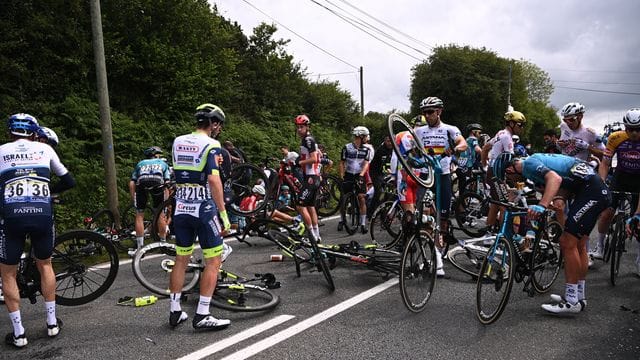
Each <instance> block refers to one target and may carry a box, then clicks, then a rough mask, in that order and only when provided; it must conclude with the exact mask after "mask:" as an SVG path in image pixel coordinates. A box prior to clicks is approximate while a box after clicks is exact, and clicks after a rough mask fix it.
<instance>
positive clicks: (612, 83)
mask: <svg viewBox="0 0 640 360" xmlns="http://www.w3.org/2000/svg"><path fill="white" fill-rule="evenodd" d="M554 82H568V83H580V84H598V85H634V86H635V85H640V83H626V82H606V81H578V80H554Z"/></svg>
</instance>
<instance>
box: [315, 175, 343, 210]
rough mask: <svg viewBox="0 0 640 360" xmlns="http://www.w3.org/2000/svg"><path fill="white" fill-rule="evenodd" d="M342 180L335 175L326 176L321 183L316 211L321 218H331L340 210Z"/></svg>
mask: <svg viewBox="0 0 640 360" xmlns="http://www.w3.org/2000/svg"><path fill="white" fill-rule="evenodd" d="M340 188H341V184H340V179H339V178H338V177H336V176H334V175H326V178H324V179H323V180H322V182H321V183H320V188H318V192H317V195H316V211H317V212H318V215H319V216H322V217H327V216H331V215H333V214H335V213H337V212H338V210H340Z"/></svg>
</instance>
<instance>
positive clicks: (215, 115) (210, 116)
mask: <svg viewBox="0 0 640 360" xmlns="http://www.w3.org/2000/svg"><path fill="white" fill-rule="evenodd" d="M195 116H196V120H198V122H204V121H208V122H209V123H214V122H219V123H224V120H225V115H224V111H222V109H220V107H218V106H217V105H213V104H209V103H207V104H202V105H200V106H198V107H197V108H196V114H195Z"/></svg>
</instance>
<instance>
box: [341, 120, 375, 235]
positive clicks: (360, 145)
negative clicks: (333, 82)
mask: <svg viewBox="0 0 640 360" xmlns="http://www.w3.org/2000/svg"><path fill="white" fill-rule="evenodd" d="M351 134H352V135H353V141H352V142H350V143H348V144H346V145H345V146H344V147H343V148H342V151H341V153H340V177H341V178H342V193H343V194H348V193H350V192H355V193H356V194H357V195H358V205H359V208H360V231H361V232H362V233H363V234H366V233H367V227H366V226H365V225H366V222H367V203H366V198H365V194H366V192H367V183H366V173H367V171H368V170H369V160H370V159H371V156H370V155H371V149H370V148H369V147H367V146H365V144H364V141H365V139H366V138H367V136H369V129H367V128H366V127H364V126H356V127H355V128H353V130H352V131H351Z"/></svg>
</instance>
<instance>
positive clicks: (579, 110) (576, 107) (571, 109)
mask: <svg viewBox="0 0 640 360" xmlns="http://www.w3.org/2000/svg"><path fill="white" fill-rule="evenodd" d="M585 110H586V109H585V108H584V105H582V104H580V103H579V102H570V103H568V104H567V105H565V106H563V107H562V110H561V111H560V115H561V116H562V117H563V118H564V117H568V116H575V115H578V114H584V112H585Z"/></svg>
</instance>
